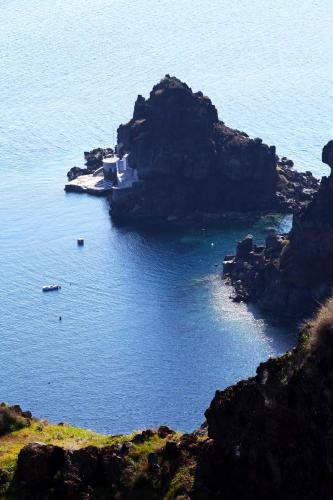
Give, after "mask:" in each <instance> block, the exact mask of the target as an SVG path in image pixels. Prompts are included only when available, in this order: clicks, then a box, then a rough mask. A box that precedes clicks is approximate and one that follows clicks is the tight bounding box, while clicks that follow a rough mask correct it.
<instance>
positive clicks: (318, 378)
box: [201, 299, 333, 500]
mask: <svg viewBox="0 0 333 500" xmlns="http://www.w3.org/2000/svg"><path fill="white" fill-rule="evenodd" d="M332 360H333V301H332V299H331V300H330V301H329V302H328V303H327V304H326V305H325V306H324V307H323V308H322V310H321V311H320V313H319V315H318V316H317V317H316V318H315V319H314V320H313V321H312V322H310V323H309V324H308V325H306V327H304V329H303V331H302V333H301V336H300V340H299V343H298V345H297V347H296V348H295V349H294V350H293V351H292V352H290V353H286V354H285V355H284V356H282V357H280V358H275V359H269V360H268V361H267V362H265V363H262V364H261V365H260V366H259V367H258V369H257V375H256V377H254V378H252V379H249V380H246V381H242V382H240V383H239V384H237V385H235V386H233V387H230V388H228V389H226V390H225V391H217V392H216V395H215V398H214V399H213V401H212V403H211V405H210V407H209V409H208V410H207V411H206V417H207V422H208V430H209V436H210V438H211V442H210V444H209V445H207V448H206V452H205V453H204V455H203V457H202V458H203V459H204V460H202V468H201V474H202V478H205V479H204V480H205V481H206V484H210V485H211V486H213V488H214V489H215V490H216V491H219V493H220V495H221V496H220V498H224V499H226V500H228V499H229V498H230V499H231V498H237V499H240V500H242V499H244V500H260V499H263V500H264V499H267V498H271V499H272V500H273V499H276V500H281V499H283V500H310V499H311V500H316V499H319V498H320V499H329V498H333V447H332V430H333V427H332V422H333V420H332V417H333V386H332V377H333V365H332Z"/></svg>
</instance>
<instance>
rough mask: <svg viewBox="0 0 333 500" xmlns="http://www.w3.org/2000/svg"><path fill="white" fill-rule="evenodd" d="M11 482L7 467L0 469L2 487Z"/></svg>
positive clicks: (0, 485) (0, 484)
mask: <svg viewBox="0 0 333 500" xmlns="http://www.w3.org/2000/svg"><path fill="white" fill-rule="evenodd" d="M8 482H9V474H8V472H7V471H6V470H5V469H0V488H1V487H2V486H4V485H5V484H7V483H8Z"/></svg>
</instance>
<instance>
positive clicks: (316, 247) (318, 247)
mask: <svg viewBox="0 0 333 500" xmlns="http://www.w3.org/2000/svg"><path fill="white" fill-rule="evenodd" d="M322 160H323V162H324V163H326V164H327V165H329V166H330V167H331V168H332V167H333V141H330V142H329V143H328V144H327V145H326V146H325V147H324V149H323V154H322ZM224 275H225V277H226V279H227V281H228V282H230V283H231V284H232V285H234V287H235V292H236V295H235V298H236V300H245V301H256V302H258V303H259V305H260V306H261V307H263V308H264V309H267V310H270V311H273V312H274V313H278V314H281V315H294V316H295V315H298V316H304V315H306V314H307V315H309V314H311V311H313V309H314V308H316V307H318V305H320V304H322V302H323V301H324V300H325V299H326V298H327V297H328V296H329V294H330V293H331V290H332V286H333V176H332V173H331V174H330V176H329V177H323V178H322V180H321V184H320V188H319V190H318V192H317V193H316V194H315V195H314V198H313V201H312V202H311V203H310V204H309V205H308V206H306V207H305V208H303V210H301V211H300V212H299V213H296V214H294V218H293V225H292V229H291V231H290V233H289V234H285V235H274V234H272V235H269V236H268V238H267V240H266V244H265V245H264V246H256V245H254V243H253V241H252V238H251V237H250V236H248V237H247V238H246V239H245V240H244V241H243V242H241V243H239V245H238V248H237V254H236V256H235V257H232V256H227V257H226V258H225V266H224Z"/></svg>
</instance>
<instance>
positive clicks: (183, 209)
mask: <svg viewBox="0 0 333 500" xmlns="http://www.w3.org/2000/svg"><path fill="white" fill-rule="evenodd" d="M118 146H119V150H120V152H128V153H130V156H129V163H130V165H131V166H132V167H133V168H136V169H137V172H138V176H139V182H138V183H137V184H136V185H135V187H134V189H133V191H132V193H131V195H130V196H129V197H127V198H126V202H122V203H117V200H113V201H112V200H111V213H112V215H113V216H114V217H117V216H125V217H133V218H139V217H148V218H149V217H155V218H156V217H160V218H167V217H177V216H180V217H182V216H186V215H193V214H194V213H195V212H201V213H202V212H205V213H211V214H216V213H220V212H223V211H237V212H244V211H262V210H271V209H279V210H290V209H292V208H294V206H295V205H296V206H297V205H298V204H302V203H303V202H304V203H305V202H306V201H308V200H309V199H310V197H311V196H312V194H313V190H314V189H316V187H317V184H316V181H315V179H314V178H313V177H312V176H311V174H309V173H308V174H306V175H305V174H298V173H297V172H294V171H292V170H291V168H290V162H285V163H283V162H282V163H280V165H279V168H277V157H276V154H275V147H274V146H270V147H269V146H267V145H266V144H263V143H262V140H261V139H259V138H258V139H250V138H249V137H248V136H247V134H246V133H244V132H240V131H238V130H233V129H231V128H229V127H227V126H226V125H225V124H224V123H223V122H222V121H219V119H218V114H217V110H216V108H215V106H214V105H213V104H212V102H211V101H210V99H209V98H208V97H206V96H204V95H203V94H202V93H201V92H196V93H194V92H193V91H192V89H191V88H190V87H188V86H187V85H186V84H185V83H183V82H181V81H180V80H178V79H177V78H175V77H170V76H169V75H167V76H166V77H165V78H164V79H163V80H161V82H160V83H159V84H157V85H155V87H154V88H153V89H152V91H151V93H150V97H149V98H148V99H147V100H146V99H144V98H143V97H142V96H139V97H138V99H137V101H136V103H135V107H134V113H133V118H132V119H131V120H130V121H129V122H128V123H127V124H126V125H121V126H120V127H119V129H118ZM291 163H292V162H291Z"/></svg>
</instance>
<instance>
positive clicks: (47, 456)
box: [17, 443, 64, 490]
mask: <svg viewBox="0 0 333 500" xmlns="http://www.w3.org/2000/svg"><path fill="white" fill-rule="evenodd" d="M63 463H64V450H63V449H62V448H60V447H58V446H52V445H46V444H43V443H30V444H28V445H26V446H25V447H24V448H22V450H21V451H20V453H19V456H18V462H17V477H18V479H19V480H20V481H21V482H23V483H24V484H25V485H26V486H27V487H28V488H29V489H32V490H42V489H43V488H44V487H47V486H49V485H50V484H52V481H53V478H54V476H55V475H56V473H57V472H58V471H59V470H60V469H61V467H62V466H63Z"/></svg>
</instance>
